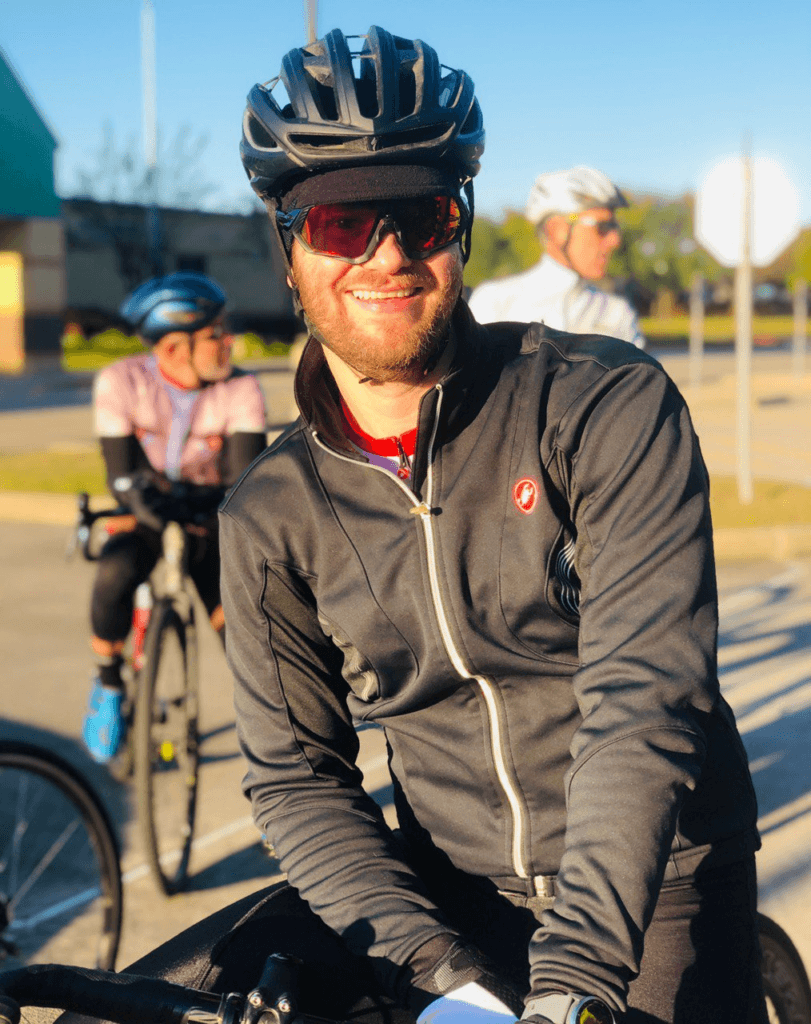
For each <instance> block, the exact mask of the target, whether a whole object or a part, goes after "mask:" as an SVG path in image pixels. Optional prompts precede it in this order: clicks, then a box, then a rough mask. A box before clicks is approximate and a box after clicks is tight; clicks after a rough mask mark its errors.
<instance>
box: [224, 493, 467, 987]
mask: <svg viewBox="0 0 811 1024" xmlns="http://www.w3.org/2000/svg"><path fill="white" fill-rule="evenodd" d="M220 546H221V564H222V578H221V593H222V604H223V609H224V612H225V620H226V624H227V630H228V633H227V635H228V642H227V653H228V661H229V664H230V667H231V669H232V671H233V674H234V678H235V707H236V716H237V732H238V736H239V742H240V745H241V748H242V751H243V753H244V755H245V757H246V758H247V761H248V772H247V775H246V777H245V780H244V789H245V792H246V794H247V795H248V796H249V797H250V799H251V802H252V807H253V812H254V818H255V820H256V822H257V825H258V826H259V828H260V829H261V830H262V831H263V832H264V833H265V834H266V835H267V836H268V838H269V839H270V840H271V841H272V843H273V846H274V849H275V851H276V854H277V856H278V858H279V862H280V865H281V867H282V870H283V871H285V872H286V873H287V876H288V879H289V881H290V883H291V884H292V885H293V886H295V888H296V889H298V891H299V892H300V893H301V895H302V897H303V898H304V899H305V900H306V901H307V902H308V903H309V904H310V906H311V907H312V909H313V910H314V912H315V913H316V914H318V915H319V916H320V917H321V918H322V919H323V920H324V921H325V922H326V923H327V924H328V925H329V926H330V927H331V928H332V929H333V930H334V931H336V932H337V933H338V934H339V935H341V936H342V937H343V938H344V940H345V941H346V943H347V945H348V946H349V947H350V949H352V950H353V951H354V952H356V953H360V954H364V955H369V956H371V957H372V958H373V961H374V964H375V967H376V970H377V972H378V975H379V976H380V978H381V982H382V984H383V986H384V988H385V989H387V990H388V991H390V992H391V993H392V994H393V995H394V997H395V998H397V999H398V1001H400V1002H408V1001H409V1000H410V999H411V998H412V995H413V990H414V988H415V987H417V988H422V989H425V990H426V991H429V992H438V991H440V988H437V987H436V984H435V983H434V982H433V981H432V977H433V974H434V973H435V968H436V965H437V963H438V962H439V961H440V960H441V959H442V958H443V956H444V955H445V954H447V953H448V951H449V950H450V949H451V947H452V946H453V945H454V943H455V940H456V935H455V933H454V932H453V929H452V928H450V927H449V926H448V925H447V924H446V923H445V922H444V920H443V919H442V918H441V915H440V914H439V911H438V910H436V909H435V907H434V906H433V905H432V903H431V901H430V900H429V899H428V897H427V896H426V895H425V893H424V891H423V888H422V886H421V885H420V883H419V881H418V879H417V877H416V875H415V874H414V872H413V871H412V870H411V869H410V868H409V867H407V865H406V864H405V863H404V862H403V861H402V860H401V859H400V858H399V856H398V849H397V844H396V840H395V837H394V836H393V834H392V832H391V831H390V830H389V828H388V826H387V825H386V823H385V821H384V819H383V814H382V812H381V810H380V808H379V807H378V806H377V804H376V803H375V802H374V801H373V800H372V799H371V797H369V796H368V795H367V794H366V792H365V791H364V789H363V786H362V781H363V777H362V774H361V772H360V770H359V768H358V766H357V764H356V756H357V752H358V740H357V736H356V733H355V730H354V727H353V724H352V719H351V715H350V713H349V711H348V708H347V705H346V699H345V698H346V692H347V688H346V684H345V682H344V680H343V677H342V675H341V664H342V655H341V654H340V651H339V650H338V648H337V647H335V645H333V644H332V642H331V641H330V640H329V638H328V637H326V635H325V634H324V633H323V632H322V630H321V628H320V626H319V623H318V617H317V613H316V610H315V603H314V600H313V595H312V593H311V591H310V589H309V587H308V586H307V584H306V582H305V581H304V580H302V579H301V578H297V577H296V575H295V574H294V573H291V572H290V571H288V570H287V569H286V568H285V567H284V566H282V565H281V564H271V563H269V561H268V560H267V559H266V558H265V557H264V556H263V553H262V552H261V551H260V550H259V546H258V545H257V543H256V542H255V540H254V538H253V537H252V536H250V535H249V532H248V531H247V530H246V529H244V528H243V524H242V523H241V522H240V521H238V520H237V519H236V518H235V517H234V516H233V515H231V514H230V511H229V507H228V504H227V503H226V505H225V506H224V507H223V508H222V509H221V512H220Z"/></svg>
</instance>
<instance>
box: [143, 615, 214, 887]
mask: <svg viewBox="0 0 811 1024" xmlns="http://www.w3.org/2000/svg"><path fill="white" fill-rule="evenodd" d="M197 716H198V679H197V636H196V631H195V625H194V617H193V613H192V612H191V611H190V613H189V617H188V618H187V619H184V618H181V616H180V615H179V614H178V612H177V610H176V608H175V607H174V605H173V604H172V602H171V601H170V600H169V599H168V598H163V599H161V600H159V601H157V602H156V603H155V607H154V608H153V610H152V616H151V619H150V622H149V627H148V629H147V633H146V638H145V641H144V663H143V667H142V669H141V672H140V674H139V680H138V696H137V701H136V705H135V723H134V744H135V746H134V755H135V787H136V794H137V801H138V816H139V819H140V823H141V828H142V833H143V836H144V841H145V845H146V855H147V860H148V862H149V866H150V869H151V871H152V874H153V876H154V878H155V881H156V882H157V883H158V886H159V887H160V888H161V889H162V890H163V892H164V893H165V894H166V895H167V896H171V895H172V894H173V893H176V892H179V891H180V890H181V889H182V888H183V886H184V885H185V883H186V880H187V877H188V869H189V859H190V856H191V844H192V839H193V836H194V820H195V813H196V808H197V785H198V775H199V773H198V768H199V737H198V731H197Z"/></svg>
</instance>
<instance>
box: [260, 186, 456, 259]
mask: <svg viewBox="0 0 811 1024" xmlns="http://www.w3.org/2000/svg"><path fill="white" fill-rule="evenodd" d="M276 218H277V220H278V222H279V224H280V226H281V227H282V228H284V229H285V230H287V231H289V232H291V234H292V235H293V236H294V237H295V238H296V239H297V240H298V241H299V242H300V243H301V245H302V246H303V247H304V248H305V249H306V250H307V252H311V253H315V254H316V255H318V256H331V257H332V258H333V259H338V260H343V262H344V263H366V261H367V260H370V259H371V258H372V256H373V255H374V253H375V250H376V249H377V247H378V245H379V244H380V241H381V239H382V237H383V234H384V232H385V231H393V232H394V235H395V237H396V239H397V242H398V244H399V246H400V248H401V249H402V250H403V252H404V253H405V255H406V256H407V257H408V258H409V259H410V260H424V259H426V258H427V257H428V256H430V255H431V254H432V253H434V252H436V251H437V250H438V249H443V248H444V247H445V246H447V245H450V244H451V243H452V242H456V241H458V240H459V239H460V238H461V236H462V233H463V231H464V228H465V214H464V212H463V208H462V207H461V205H460V204H459V203H458V202H457V201H456V200H455V199H453V198H451V197H450V196H430V197H428V198H423V199H397V200H391V201H389V202H383V203H323V204H321V205H319V206H308V207H305V208H303V209H301V210H290V211H288V212H287V213H282V212H278V213H277V214H276Z"/></svg>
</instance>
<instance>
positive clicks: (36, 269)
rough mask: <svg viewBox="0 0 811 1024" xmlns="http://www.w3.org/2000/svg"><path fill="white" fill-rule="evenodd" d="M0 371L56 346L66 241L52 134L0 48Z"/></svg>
mask: <svg viewBox="0 0 811 1024" xmlns="http://www.w3.org/2000/svg"><path fill="white" fill-rule="evenodd" d="M0 137H2V139H3V159H2V160H0V372H16V371H19V370H21V369H22V368H23V367H24V365H25V362H26V359H27V358H29V357H31V356H46V357H47V356H51V357H54V356H56V355H58V353H59V339H60V337H61V334H62V323H63V320H62V314H63V311H64V308H65V300H66V290H65V243H64V231H63V227H62V220H61V204H60V199H59V197H58V196H57V194H56V192H55V190H54V180H53V159H54V151H55V150H56V147H57V140H56V137H55V136H54V134H53V132H52V131H51V130H50V128H49V127H48V125H47V124H46V123H45V121H44V119H43V117H42V115H41V114H40V113H39V111H38V110H37V108H36V106H35V104H34V101H33V100H32V99H31V97H30V95H29V94H28V91H27V90H26V88H25V86H24V85H23V83H22V81H21V79H20V77H19V76H18V74H17V73H16V71H14V69H13V68H12V66H11V63H10V62H9V60H8V57H7V56H6V55H5V54H4V53H3V51H2V50H0Z"/></svg>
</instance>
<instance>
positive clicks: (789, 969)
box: [758, 914, 811, 1024]
mask: <svg viewBox="0 0 811 1024" xmlns="http://www.w3.org/2000/svg"><path fill="white" fill-rule="evenodd" d="M758 930H759V932H760V948H761V953H762V961H761V963H762V972H763V989H764V992H765V994H766V1006H767V1008H768V1011H769V1024H811V988H810V987H809V983H808V975H807V974H806V971H805V967H804V966H803V961H802V958H801V957H800V954H799V953H798V952H797V949H796V947H795V945H794V943H793V942H792V941H791V939H790V938H789V937H788V935H786V933H785V932H784V931H783V929H782V928H781V927H780V925H778V924H776V923H775V922H774V921H772V919H771V918H770V917H766V916H765V915H764V914H758Z"/></svg>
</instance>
